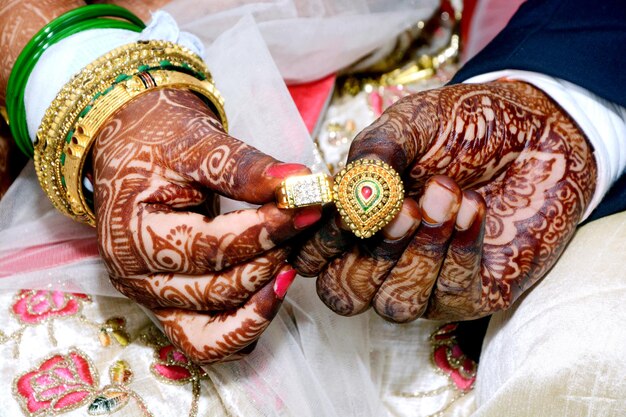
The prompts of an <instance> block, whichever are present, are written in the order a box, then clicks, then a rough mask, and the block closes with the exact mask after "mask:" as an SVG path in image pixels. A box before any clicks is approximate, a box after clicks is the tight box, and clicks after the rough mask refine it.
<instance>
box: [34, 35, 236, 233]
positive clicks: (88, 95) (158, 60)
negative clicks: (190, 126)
mask: <svg viewBox="0 0 626 417" xmlns="http://www.w3.org/2000/svg"><path fill="white" fill-rule="evenodd" d="M159 68H162V69H159ZM174 68H179V69H181V70H184V71H186V72H189V73H191V74H194V75H189V74H186V73H185V72H178V71H172V70H171V69H174ZM147 71H149V72H151V73H155V74H156V73H157V72H159V74H160V75H158V77H157V78H159V80H156V79H154V81H155V83H154V85H151V81H150V80H149V79H148V78H145V79H143V80H142V79H141V78H139V79H138V78H136V77H137V76H138V75H137V76H132V75H128V74H135V73H138V74H140V73H144V74H145V73H146V72H147ZM166 73H168V74H170V75H167V76H166ZM171 74H176V75H175V77H174V78H172V76H171ZM153 77H154V76H153ZM201 80H202V81H201ZM159 83H161V84H159ZM141 85H143V86H144V87H145V88H142V87H141ZM118 86H119V88H118ZM156 87H171V88H187V89H191V90H192V91H196V92H198V93H200V94H202V95H203V96H204V97H205V98H206V100H207V102H208V104H209V105H210V106H211V107H212V109H213V111H214V112H215V113H216V115H217V116H218V117H220V119H221V121H222V125H223V126H224V129H227V128H228V124H227V120H226V115H225V112H224V104H223V99H222V97H221V96H220V94H219V92H218V91H217V90H216V89H215V86H214V84H213V82H212V79H211V76H210V74H209V71H208V68H207V67H206V65H205V64H204V62H203V61H202V59H201V58H200V57H199V56H197V55H196V54H194V53H193V52H191V51H190V50H189V49H187V48H185V47H182V46H180V45H176V44H174V43H171V42H166V41H140V42H136V43H132V44H128V45H124V46H121V47H119V48H116V49H114V50H113V51H111V52H109V53H107V54H105V55H103V56H102V57H100V58H98V59H97V60H96V61H94V62H92V63H91V64H89V65H87V66H86V67H85V68H83V69H82V70H81V72H79V73H78V74H76V75H75V76H74V77H73V78H72V79H71V80H70V81H69V82H68V83H67V84H66V85H65V86H64V87H63V88H62V89H61V91H60V92H59V93H58V94H57V96H56V98H55V100H54V101H53V102H52V103H51V105H50V106H49V107H48V110H47V111H46V113H45V115H44V118H43V120H42V123H41V125H40V127H39V130H38V131H37V140H36V143H35V156H34V161H35V170H36V172H37V177H38V179H39V183H40V184H41V187H42V188H43V190H44V192H45V193H46V194H47V195H48V197H49V198H50V200H51V201H52V203H53V205H54V206H55V207H56V208H57V209H58V210H59V211H61V212H62V213H63V214H65V215H67V216H69V217H72V218H74V219H76V220H78V221H81V222H83V223H87V224H90V225H92V226H95V217H94V214H93V211H92V210H91V208H90V207H89V204H87V202H86V201H85V198H84V196H83V194H82V184H81V182H82V169H83V167H84V163H85V160H86V159H87V156H88V154H89V148H90V145H91V141H93V139H94V138H95V137H96V135H97V129H96V127H98V126H101V125H102V124H103V123H104V122H105V121H106V119H108V118H109V117H110V116H112V115H113V114H114V113H115V111H116V110H117V109H119V108H120V107H121V105H123V104H125V103H127V102H128V101H129V100H130V99H132V98H133V97H135V96H137V95H138V94H140V93H141V92H143V91H146V90H148V89H149V88H156ZM110 94H111V95H110ZM107 97H109V98H107ZM105 98H106V100H104V99H105ZM103 100H104V101H103ZM101 103H104V104H101ZM92 112H93V113H92ZM90 114H91V115H90ZM87 116H89V119H88V120H89V123H88V126H87V125H85V124H84V123H83V125H82V129H83V131H79V129H78V124H80V123H81V122H82V121H83V120H84V118H85V117H87ZM86 128H88V129H89V132H88V134H89V135H91V136H89V139H87V136H85V134H84V129H86ZM68 163H69V165H68V166H67V167H65V165H66V164H68ZM66 175H67V176H66Z"/></svg>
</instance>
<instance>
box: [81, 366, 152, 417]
mask: <svg viewBox="0 0 626 417" xmlns="http://www.w3.org/2000/svg"><path fill="white" fill-rule="evenodd" d="M132 378H133V371H132V370H131V369H130V366H129V365H128V363H127V362H126V361H123V360H119V361H117V362H115V363H114V364H113V365H111V366H110V367H109V379H110V380H111V383H110V384H109V385H106V386H105V387H104V388H102V390H100V392H99V393H98V395H97V396H96V397H95V398H94V399H93V401H92V402H91V404H90V405H89V408H88V409H87V413H88V414H89V415H91V416H101V415H104V414H113V413H115V412H116V411H118V410H120V409H121V408H122V407H124V406H125V405H126V404H128V402H129V400H130V399H131V398H132V399H134V400H135V402H136V403H137V406H138V407H139V409H140V410H141V414H142V415H143V416H145V417H153V414H152V413H151V412H150V411H149V410H148V407H146V404H145V402H144V401H143V399H142V398H141V397H140V396H139V395H138V394H137V393H136V392H135V391H133V390H131V389H130V388H129V387H128V384H130V382H131V381H132Z"/></svg>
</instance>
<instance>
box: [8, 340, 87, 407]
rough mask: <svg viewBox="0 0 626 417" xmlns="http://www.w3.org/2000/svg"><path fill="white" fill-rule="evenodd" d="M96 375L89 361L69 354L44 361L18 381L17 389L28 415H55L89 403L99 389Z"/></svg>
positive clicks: (78, 354) (76, 352)
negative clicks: (96, 389)
mask: <svg viewBox="0 0 626 417" xmlns="http://www.w3.org/2000/svg"><path fill="white" fill-rule="evenodd" d="M94 375H96V374H95V372H94V369H93V368H92V366H91V364H90V362H89V360H88V359H87V357H86V356H85V355H84V354H83V353H82V352H80V351H78V350H70V351H69V352H68V353H67V355H54V356H52V357H51V358H49V359H46V360H44V361H43V362H42V363H41V364H40V365H39V366H38V367H37V368H35V369H33V370H31V371H29V372H27V373H25V374H24V375H22V376H20V377H18V378H17V379H16V380H15V382H14V386H15V391H16V393H17V394H18V395H17V398H18V400H19V402H20V405H21V406H22V409H23V410H24V413H25V414H28V415H40V414H56V413H59V412H63V411H67V410H70V409H74V408H76V407H78V406H80V405H82V404H84V403H87V402H88V401H89V399H90V398H91V396H92V394H93V393H94V391H95V387H96V386H97V381H95V380H94V379H95V378H94Z"/></svg>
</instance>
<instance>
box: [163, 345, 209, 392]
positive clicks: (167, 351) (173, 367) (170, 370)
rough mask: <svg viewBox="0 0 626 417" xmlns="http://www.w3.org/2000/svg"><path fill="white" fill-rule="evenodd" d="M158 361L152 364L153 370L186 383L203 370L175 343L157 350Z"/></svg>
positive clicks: (174, 380)
mask: <svg viewBox="0 0 626 417" xmlns="http://www.w3.org/2000/svg"><path fill="white" fill-rule="evenodd" d="M156 356H157V358H158V359H157V361H156V362H155V363H153V364H152V371H153V372H154V373H155V374H157V375H158V376H161V377H163V378H165V379H167V380H169V381H171V382H176V383H179V384H186V383H188V382H190V381H191V380H192V379H193V377H194V376H195V375H200V374H202V373H203V371H202V370H201V369H200V368H198V367H197V366H196V365H194V364H193V363H191V362H190V361H189V359H187V357H186V356H185V355H184V354H183V353H182V352H180V351H179V350H177V349H176V348H175V347H174V346H173V345H166V346H162V347H160V348H159V349H158V351H157V352H156Z"/></svg>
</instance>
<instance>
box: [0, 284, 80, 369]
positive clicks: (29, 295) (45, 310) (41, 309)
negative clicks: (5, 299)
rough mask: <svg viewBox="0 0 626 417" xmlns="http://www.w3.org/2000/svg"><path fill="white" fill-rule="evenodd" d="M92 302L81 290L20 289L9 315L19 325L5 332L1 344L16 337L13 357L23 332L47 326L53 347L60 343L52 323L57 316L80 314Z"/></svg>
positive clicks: (1, 336) (0, 336) (65, 316)
mask: <svg viewBox="0 0 626 417" xmlns="http://www.w3.org/2000/svg"><path fill="white" fill-rule="evenodd" d="M88 302H91V297H89V296H88V295H85V294H78V293H63V292H60V291H46V290H21V291H19V292H17V293H16V294H15V296H14V297H13V302H12V303H11V307H9V313H10V315H11V316H12V317H13V318H14V319H15V320H17V322H18V323H20V327H19V328H18V329H17V330H15V331H14V332H13V333H11V334H10V335H6V334H5V333H2V334H1V335H0V344H3V343H5V342H7V341H9V340H13V341H14V342H15V345H14V347H13V357H14V358H17V357H19V353H20V351H19V345H20V343H21V341H22V336H23V334H24V331H25V330H26V329H27V328H29V327H36V326H39V325H45V326H46V329H47V332H48V339H50V343H51V344H52V346H57V339H56V337H55V335H54V326H53V323H54V321H55V320H57V319H67V318H71V317H77V316H78V317H81V314H80V313H81V312H82V308H83V304H84V303H88Z"/></svg>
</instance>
